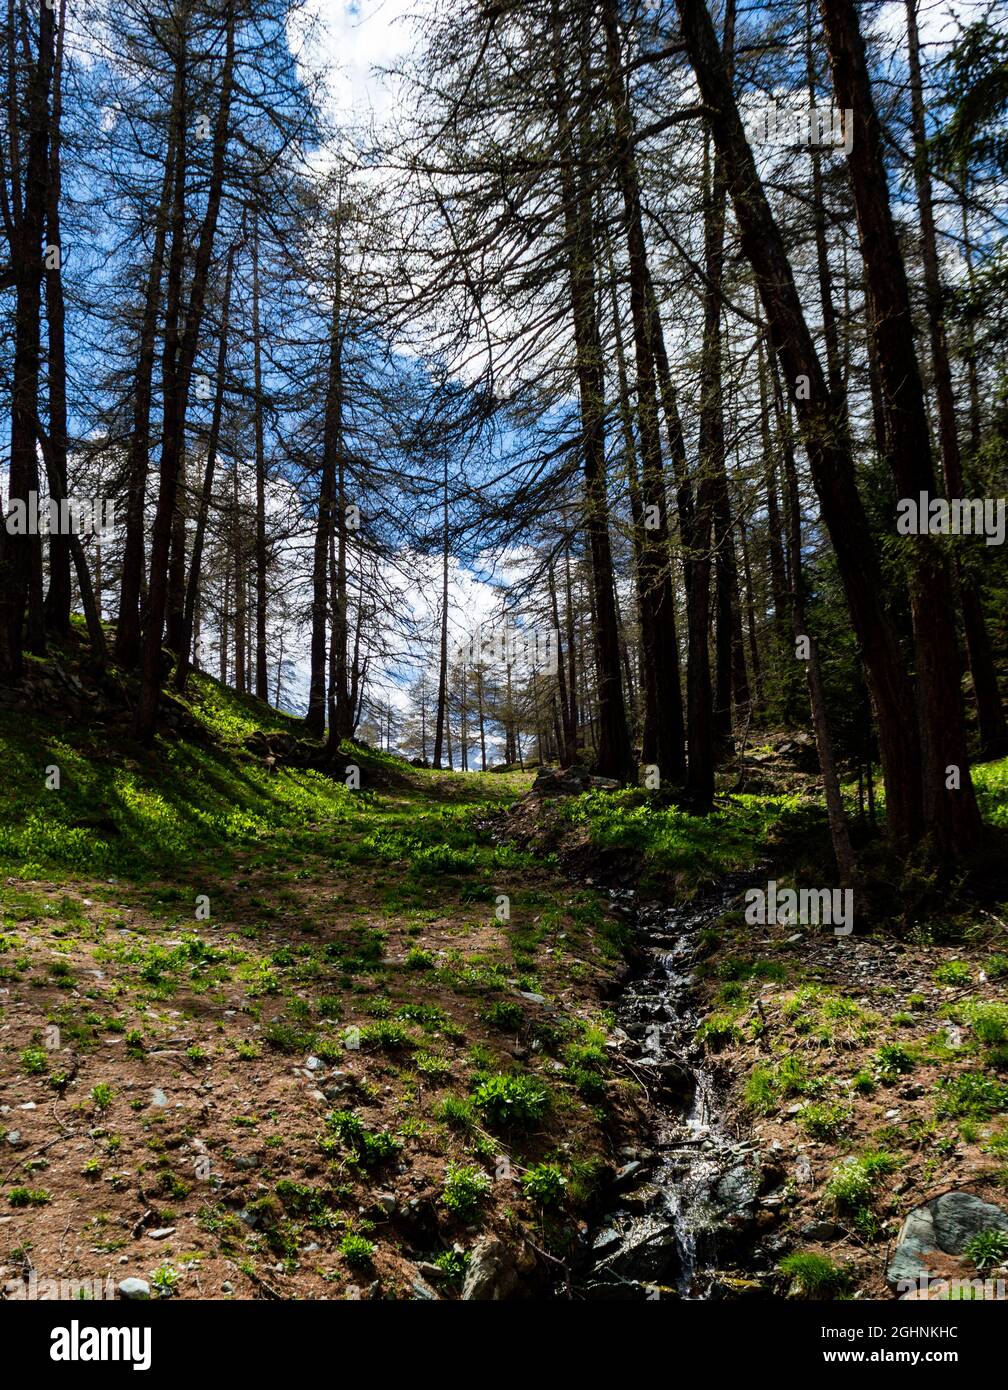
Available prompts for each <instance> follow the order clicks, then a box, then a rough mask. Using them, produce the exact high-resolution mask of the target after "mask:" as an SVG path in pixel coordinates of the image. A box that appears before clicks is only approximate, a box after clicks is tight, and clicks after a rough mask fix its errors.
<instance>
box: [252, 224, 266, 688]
mask: <svg viewBox="0 0 1008 1390" xmlns="http://www.w3.org/2000/svg"><path fill="white" fill-rule="evenodd" d="M252 353H253V363H252V377H253V387H254V391H255V404H254V411H255V470H256V529H255V574H256V646H255V667H256V675H255V693H256V695H257V697H258V698H259V699H260V700H262V701H264V702H265V701H268V700H269V677H268V674H267V669H266V603H267V598H266V570H267V566H268V558H269V557H268V555H267V550H266V442H265V438H264V424H263V374H262V322H261V319H260V302H259V220H258V217H255V218H254V222H253V229H252Z"/></svg>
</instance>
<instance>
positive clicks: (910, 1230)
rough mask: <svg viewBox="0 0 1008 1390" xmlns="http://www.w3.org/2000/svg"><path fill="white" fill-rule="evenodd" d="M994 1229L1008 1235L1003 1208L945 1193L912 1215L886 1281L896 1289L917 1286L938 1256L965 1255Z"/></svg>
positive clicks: (968, 1196)
mask: <svg viewBox="0 0 1008 1390" xmlns="http://www.w3.org/2000/svg"><path fill="white" fill-rule="evenodd" d="M991 1229H994V1230H998V1231H1004V1232H1006V1233H1008V1212H1006V1211H1005V1210H1004V1209H1003V1208H1002V1207H996V1206H994V1205H993V1203H991V1202H984V1201H981V1199H980V1198H979V1197H974V1196H973V1194H972V1193H971V1192H944V1193H942V1195H941V1196H940V1197H935V1198H934V1199H933V1200H932V1201H930V1202H927V1203H926V1204H925V1205H924V1206H922V1207H914V1209H913V1211H911V1212H909V1213H908V1215H907V1217H906V1219H905V1221H904V1222H903V1225H902V1227H901V1228H900V1233H899V1237H898V1239H897V1243H896V1250H895V1252H894V1254H893V1257H892V1260H891V1261H890V1264H889V1268H888V1270H887V1271H886V1278H887V1279H888V1281H889V1283H890V1285H891V1286H893V1287H895V1286H896V1285H897V1284H899V1283H901V1282H903V1281H911V1282H914V1283H916V1282H917V1281H918V1280H919V1279H920V1276H921V1275H922V1274H923V1273H924V1272H925V1271H927V1272H929V1273H930V1266H931V1263H932V1260H931V1257H932V1256H933V1255H934V1254H946V1255H961V1254H962V1253H963V1251H964V1250H965V1248H966V1246H967V1245H968V1244H969V1242H970V1241H971V1240H972V1239H973V1237H974V1236H976V1235H979V1234H980V1232H981V1231H989V1230H991Z"/></svg>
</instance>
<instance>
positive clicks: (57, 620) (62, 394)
mask: <svg viewBox="0 0 1008 1390" xmlns="http://www.w3.org/2000/svg"><path fill="white" fill-rule="evenodd" d="M65 21H66V0H60V7H59V24H58V28H57V33H56V56H55V62H54V65H53V80H52V89H53V97H52V116H51V119H50V122H49V187H48V190H47V193H46V243H47V245H46V253H47V256H49V257H51V256H52V254H53V252H54V251H55V253H56V255H57V256H58V258H59V260H58V264H47V266H46V272H45V292H46V321H47V324H48V330H49V363H48V366H49V441H50V445H51V449H52V464H51V466H50V465H48V464H47V471H48V472H55V473H56V474H57V476H58V478H59V483H60V486H61V495H62V496H64V497H65V496H66V492H67V444H68V441H67V385H66V307H65V305H64V302H63V248H62V240H61V237H60V196H61V190H62V171H61V166H60V153H61V148H62V115H63V34H64V29H65ZM49 495H50V497H53V498H55V497H56V495H57V494H56V493H54V492H53V489H52V482H51V480H50V485H49ZM70 550H71V547H70V539H69V537H67V536H61V535H51V536H50V537H49V589H48V591H47V593H46V598H45V625H46V628H47V630H48V631H49V632H52V633H55V634H57V635H59V636H65V635H66V633H68V632H69V631H70V588H71V586H70V559H71V555H70ZM103 645H104V643H103Z"/></svg>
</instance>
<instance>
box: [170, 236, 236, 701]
mask: <svg viewBox="0 0 1008 1390" xmlns="http://www.w3.org/2000/svg"><path fill="white" fill-rule="evenodd" d="M237 253H238V245H237V243H232V245H231V248H230V249H229V251H228V256H227V268H226V270H225V272H224V299H223V303H222V305H221V326H220V340H219V342H218V344H217V376H216V381H215V383H214V403H213V413H212V415H211V418H210V433H209V435H208V437H207V456H206V465H205V467H204V470H203V487H202V489H201V491H200V500H199V509H198V511H197V513H196V530H195V534H194V535H193V551H192V562H191V563H190V566H189V582H188V583H187V585H186V592H185V605H184V609H183V613H182V634H181V640H180V643H179V654H178V662H177V664H176V666H175V678H174V684H175V688H176V689H177V690H179V691H185V688H186V682H187V680H188V678H189V671H190V668H191V665H192V652H193V631H194V619H195V614H196V602H197V596H198V594H199V587H200V575H201V573H202V567H203V543H204V540H205V537H206V526H207V519H208V517H209V515H210V498H211V496H212V494H213V482H214V472H215V470H216V467H217V449H218V446H219V444H220V432H221V421H222V418H223V413H224V397H225V393H226V390H227V349H228V330H229V326H230V315H231V281H232V278H233V275H234V264H235V257H236V255H237Z"/></svg>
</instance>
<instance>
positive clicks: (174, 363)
mask: <svg viewBox="0 0 1008 1390" xmlns="http://www.w3.org/2000/svg"><path fill="white" fill-rule="evenodd" d="M235 7H236V0H227V6H226V20H225V27H226V33H225V42H226V51H225V57H224V64H223V68H222V71H221V95H220V105H219V107H218V111H217V120H216V123H215V127H214V137H213V153H212V157H211V171H210V184H209V190H208V194H207V206H206V211H205V213H204V217H203V222H202V225H201V227H200V234H199V240H198V243H197V248H196V257H195V263H194V266H193V274H192V283H191V286H190V290H189V302H188V306H187V311H186V318H185V329H184V331H183V333H182V335H181V339H179V337H178V332H177V328H174V327H173V326H172V324H171V321H169V331H168V332H167V333H166V336H165V352H164V366H165V372H164V375H165V383H164V397H165V406H164V430H163V439H162V445H161V479H160V487H159V491H158V504H157V512H156V514H155V517H154V533H153V540H152V544H151V565H150V576H151V577H150V590H149V594H148V606H147V625H146V628H145V630H144V636H143V670H142V679H141V685H140V698H139V700H138V701H137V708H136V721H135V727H136V733H137V736H138V738H140V739H141V740H149V739H151V738H153V735H154V730H155V727H156V724H157V711H158V698H159V695H160V691H161V636H162V632H163V629H164V618H165V608H166V605H167V599H168V561H169V553H170V548H171V532H172V518H173V516H174V513H175V506H176V493H177V490H178V477H179V466H180V463H181V460H182V454H183V450H184V448H185V426H186V406H187V402H188V395H189V384H190V380H191V377H192V366H193V361H194V359H195V356H196V347H197V344H198V340H199V331H200V326H201V324H202V321H203V306H204V303H205V299H206V286H207V275H208V272H209V269H210V258H211V255H212V253H213V243H214V235H215V233H216V230H217V217H218V213H219V211H220V203H221V196H222V193H223V188H224V158H225V154H226V152H227V145H228V126H229V121H230V114H231V92H232V77H233V71H234V54H235ZM185 43H186V36H185V34H184V32H183V34H182V35H181V37H180V51H179V62H180V63H181V64H182V65H183V67H184V64H185V56H184V50H185ZM183 104H184V103H183ZM177 149H178V169H177V175H176V184H175V188H176V193H175V206H174V212H173V226H172V253H171V262H172V268H171V269H170V270H169V286H170V288H169V299H170V300H171V298H172V296H173V294H174V296H175V298H176V302H178V300H179V299H180V297H181V269H182V254H183V245H182V243H183V239H184V235H185V228H184V202H185V165H186V158H185V154H186V150H185V136H184V131H183V130H182V129H180V130H179V131H178V133H177ZM173 281H174V284H173Z"/></svg>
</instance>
